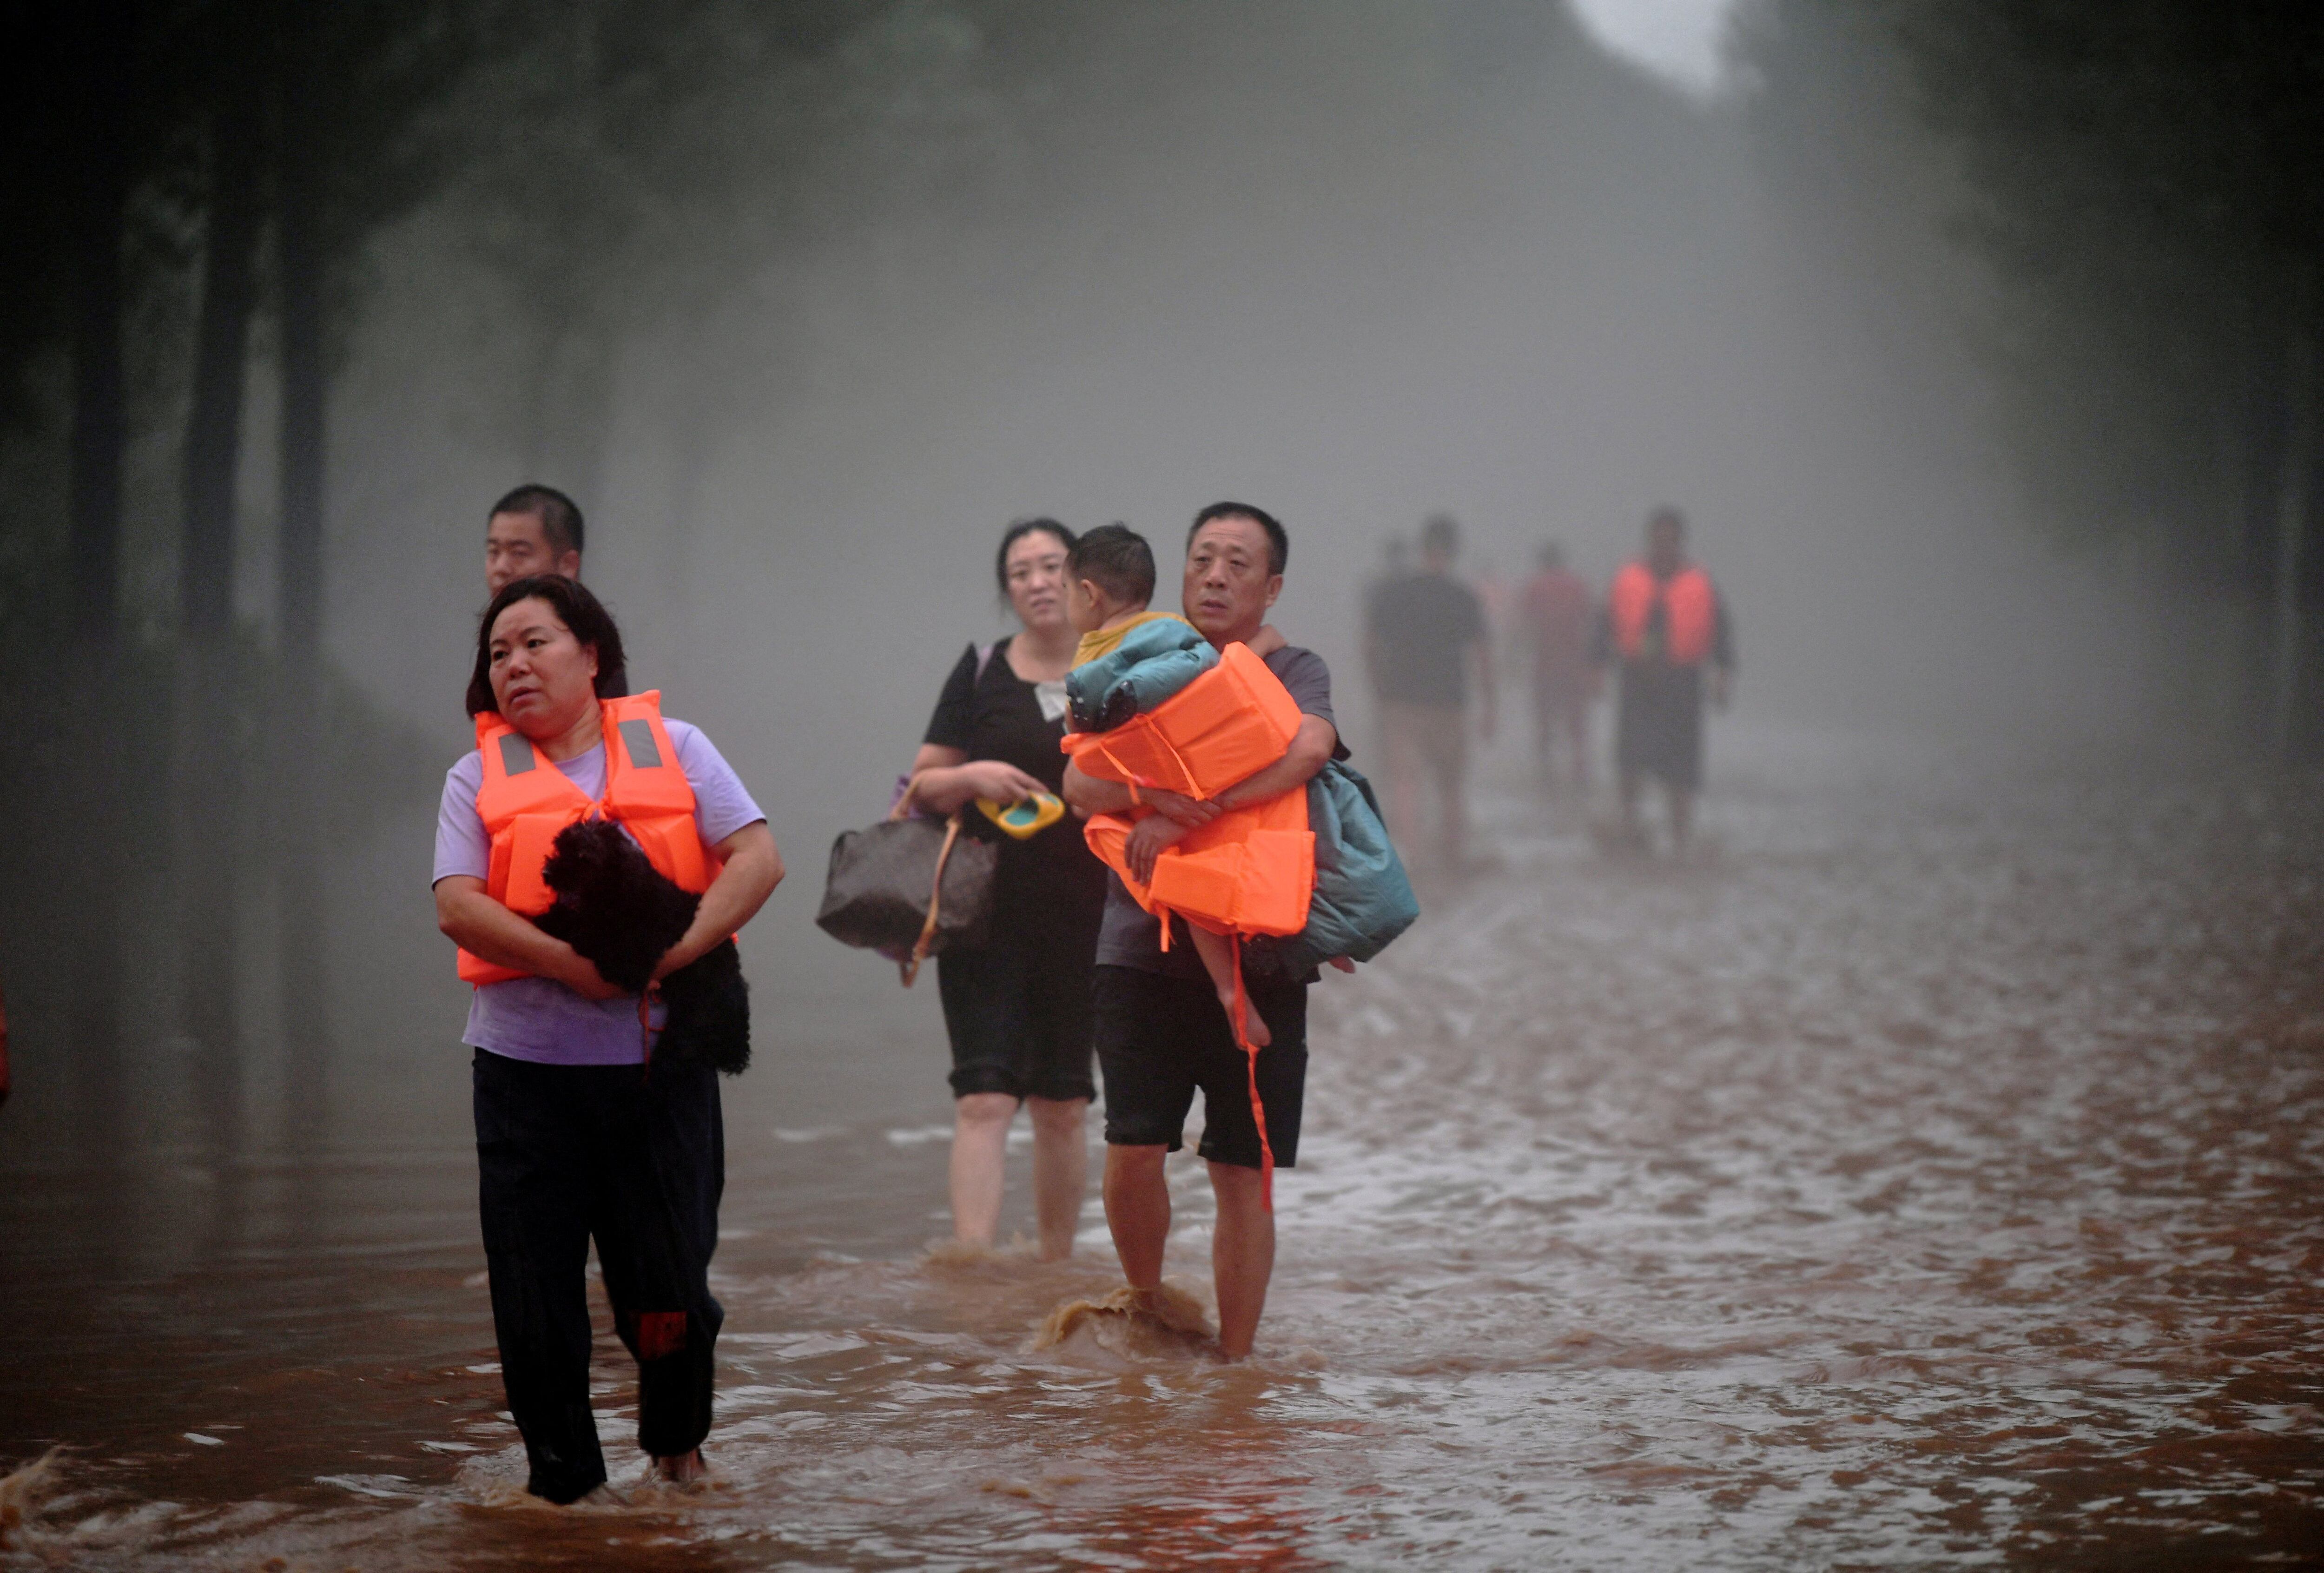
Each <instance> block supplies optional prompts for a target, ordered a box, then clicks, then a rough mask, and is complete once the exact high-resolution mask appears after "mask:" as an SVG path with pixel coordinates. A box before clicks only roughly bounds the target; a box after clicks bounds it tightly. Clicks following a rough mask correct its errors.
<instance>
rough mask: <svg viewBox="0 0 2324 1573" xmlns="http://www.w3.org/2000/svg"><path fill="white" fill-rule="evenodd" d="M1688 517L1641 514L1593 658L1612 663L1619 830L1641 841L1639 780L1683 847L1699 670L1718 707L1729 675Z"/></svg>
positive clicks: (1724, 634)
mask: <svg viewBox="0 0 2324 1573" xmlns="http://www.w3.org/2000/svg"><path fill="white" fill-rule="evenodd" d="M1685 532H1686V521H1685V519H1684V517H1683V515H1682V514H1680V513H1679V511H1678V510H1677V509H1675V508H1657V509H1655V512H1654V514H1652V515H1651V516H1649V517H1648V519H1647V521H1646V556H1645V557H1644V558H1643V559H1641V560H1636V561H1632V562H1628V563H1625V564H1624V565H1623V567H1622V569H1621V571H1620V572H1619V573H1618V574H1616V575H1615V576H1614V583H1613V585H1612V587H1611V588H1609V590H1608V591H1607V594H1606V612H1605V616H1604V619H1603V620H1602V621H1601V623H1600V625H1599V633H1598V648H1597V660H1598V663H1599V664H1600V666H1603V665H1605V664H1607V663H1609V662H1619V663H1620V669H1621V683H1620V688H1619V689H1618V700H1617V704H1616V707H1615V723H1614V767H1615V771H1616V773H1617V775H1618V777H1619V782H1620V788H1621V794H1622V828H1623V832H1624V834H1625V836H1626V837H1628V839H1629V840H1630V841H1632V842H1633V843H1634V844H1641V845H1642V844H1643V843H1644V841H1645V838H1646V829H1645V827H1644V826H1643V825H1642V824H1641V823H1640V822H1639V819H1638V800H1639V797H1640V795H1641V793H1642V791H1643V790H1644V787H1645V783H1646V777H1648V776H1653V777H1654V778H1655V779H1656V780H1658V781H1660V782H1662V783H1663V790H1664V791H1665V793H1666V794H1667V795H1668V797H1669V799H1670V816H1671V841H1672V846H1673V847H1674V850H1676V851H1678V852H1681V853H1683V852H1684V851H1685V850H1686V846H1687V840H1688V837H1689V836H1690V835H1691V834H1692V829H1693V824H1694V795H1695V793H1696V792H1697V791H1701V786H1702V705H1703V699H1704V698H1705V697H1706V696H1705V684H1704V681H1703V674H1704V673H1705V671H1708V672H1709V674H1710V682H1709V692H1708V697H1709V699H1710V700H1711V703H1712V704H1714V705H1717V706H1719V707H1720V708H1725V706H1726V704H1727V698H1728V693H1729V688H1730V686H1731V685H1732V683H1733V681H1734V673H1735V635H1734V630H1733V627H1732V626H1731V625H1730V624H1729V621H1728V616H1727V603H1726V600H1725V598H1724V597H1721V596H1720V593H1719V591H1718V589H1717V588H1716V587H1714V586H1713V585H1712V584H1711V576H1710V575H1709V574H1707V573H1705V572H1703V571H1702V569H1701V568H1699V567H1697V566H1696V565H1695V564H1693V563H1692V562H1689V561H1688V560H1686V558H1685V555H1684V551H1683V548H1684V545H1685Z"/></svg>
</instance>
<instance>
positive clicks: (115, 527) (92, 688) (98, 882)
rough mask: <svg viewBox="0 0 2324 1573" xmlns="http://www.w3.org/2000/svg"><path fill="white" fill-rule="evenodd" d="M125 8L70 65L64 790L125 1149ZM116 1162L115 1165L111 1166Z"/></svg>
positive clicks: (82, 966) (82, 1021) (89, 1003)
mask: <svg viewBox="0 0 2324 1573" xmlns="http://www.w3.org/2000/svg"><path fill="white" fill-rule="evenodd" d="M129 23H130V17H129V14H128V7H126V6H125V5H118V4H115V5H90V6H88V8H87V9H86V10H84V11H83V12H82V14H80V16H79V18H78V26H79V30H80V32H79V36H78V40H77V42H78V53H77V57H76V58H75V60H74V61H73V64H74V68H75V74H76V76H77V78H78V80H77V82H76V84H75V86H76V88H78V97H79V101H80V103H81V104H82V106H84V108H85V110H86V117H85V119H84V120H83V121H82V123H81V125H80V126H79V127H78V134H77V140H78V154H79V157H80V159H81V161H82V163H81V168H80V170H79V171H78V173H79V180H78V190H77V192H76V201H75V211H74V214H73V234H72V250H73V256H72V266H73V273H72V278H73V286H72V288H73V301H72V313H73V315H72V355H73V407H72V426H71V432H70V436H69V466H70V468H69V474H70V477H71V479H70V510H71V544H70V551H69V561H70V566H71V581H72V634H73V637H74V640H75V642H76V643H77V644H78V647H79V648H78V656H77V657H76V658H75V659H74V661H73V662H72V665H71V671H73V673H74V681H75V684H76V688H77V689H78V697H77V699H76V702H75V705H74V709H75V711H76V712H77V714H78V715H79V716H80V717H83V718H84V719H83V723H82V726H83V735H82V736H81V737H80V738H79V739H78V744H77V745H76V747H75V749H74V757H75V759H76V760H77V761H78V767H79V771H80V772H81V774H79V775H78V779H77V780H76V781H74V782H70V783H67V784H66V785H65V787H64V791H65V793H66V800H67V801H70V802H73V803H74V806H75V808H76V810H77V811H78V812H79V814H80V817H81V830H82V832H83V834H84V836H85V837H86V841H85V845H86V846H87V847H88V848H89V856H90V859H91V862H90V866H89V868H88V874H89V876H90V877H89V879H88V884H87V886H86V888H85V889H84V890H83V891H82V892H81V893H79V897H78V899H77V900H76V901H74V902H72V903H71V910H72V911H73V913H74V915H75V918H76V919H77V922H76V924H75V931H74V936H73V950H72V953H73V958H74V973H75V976H74V978H73V998H74V1004H73V1040H74V1050H75V1052H76V1054H77V1055H78V1058H79V1059H80V1063H81V1067H82V1069H83V1073H84V1076H85V1078H86V1080H87V1092H88V1098H89V1100H90V1101H89V1107H90V1109H91V1112H92V1115H93V1123H92V1124H91V1126H90V1129H89V1132H88V1135H89V1139H90V1140H91V1141H92V1142H93V1143H99V1142H101V1143H110V1144H114V1145H117V1129H118V1121H119V1112H120V1108H121V1102H122V1087H121V1086H120V1079H121V1078H120V1062H119V1055H120V1049H121V995H122V987H121V982H122V980H121V922H120V918H121V908H120V903H121V897H120V890H121V883H122V879H123V878H124V876H125V874H126V866H125V865H126V862H127V857H126V854H125V852H124V849H123V837H124V836H125V835H126V833H127V830H128V824H127V815H126V805H125V804H124V801H123V799H124V792H123V791H122V790H121V783H122V781H123V779H124V773H125V771H124V765H125V760H126V754H125V751H124V748H123V745H122V739H121V736H120V729H119V727H118V726H109V725H107V724H106V723H105V721H104V720H102V719H101V717H106V716H108V715H110V714H112V713H113V712H114V708H115V699H116V698H117V695H116V693H115V689H116V688H117V686H118V684H117V680H116V678H115V671H116V666H117V662H118V655H119V652H118V642H119V638H120V618H121V610H120V608H121V465H122V456H123V448H124V442H125V439H126V435H127V426H128V415H127V407H126V389H125V385H124V368H123V362H122V343H121V332H122V319H123V315H124V310H123V307H124V295H125V293H126V291H127V279H126V276H125V275H126V264H125V260H124V255H123V251H124V247H123V240H124V230H125V227H126V216H127V210H128V203H129V187H130V176H131V167H130V150H129V140H128V119H129V111H130V108H131V104H130V98H131V93H130V81H129V71H130V56H129V49H130V28H129ZM114 1155H115V1154H114V1153H112V1152H106V1153H105V1154H104V1156H106V1157H111V1156H114Z"/></svg>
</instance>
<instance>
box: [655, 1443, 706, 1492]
mask: <svg viewBox="0 0 2324 1573" xmlns="http://www.w3.org/2000/svg"><path fill="white" fill-rule="evenodd" d="M654 1473H655V1474H657V1475H659V1476H661V1477H662V1478H663V1479H664V1480H667V1481H669V1483H670V1484H671V1485H693V1484H694V1483H695V1482H696V1481H697V1480H700V1479H701V1478H702V1477H703V1476H705V1475H707V1474H709V1473H710V1470H709V1468H708V1467H707V1466H705V1464H704V1463H703V1462H702V1449H701V1448H695V1449H694V1450H693V1451H692V1452H690V1453H673V1454H671V1455H670V1456H669V1457H667V1458H656V1459H655V1460H654Z"/></svg>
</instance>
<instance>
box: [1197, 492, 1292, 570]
mask: <svg viewBox="0 0 2324 1573" xmlns="http://www.w3.org/2000/svg"><path fill="white" fill-rule="evenodd" d="M1213 519H1248V520H1250V522H1251V523H1254V524H1256V525H1258V526H1259V528H1260V529H1261V530H1264V531H1266V532H1267V571H1268V573H1271V574H1276V573H1281V572H1282V571H1283V565H1284V564H1285V563H1286V562H1289V561H1290V560H1291V537H1290V536H1288V535H1286V534H1285V533H1284V532H1283V526H1282V525H1281V524H1279V523H1276V519H1275V515H1274V514H1270V513H1268V511H1267V510H1266V509H1264V508H1254V507H1252V506H1251V505H1250V504H1249V503H1213V504H1211V505H1210V506H1209V507H1207V508H1205V509H1203V511H1202V512H1201V513H1199V514H1195V515H1194V525H1193V527H1192V528H1190V529H1189V530H1188V531H1187V532H1186V550H1187V551H1194V537H1195V536H1197V535H1200V534H1201V533H1202V532H1203V525H1205V524H1208V523H1210V522H1211V521H1212V520H1213Z"/></svg>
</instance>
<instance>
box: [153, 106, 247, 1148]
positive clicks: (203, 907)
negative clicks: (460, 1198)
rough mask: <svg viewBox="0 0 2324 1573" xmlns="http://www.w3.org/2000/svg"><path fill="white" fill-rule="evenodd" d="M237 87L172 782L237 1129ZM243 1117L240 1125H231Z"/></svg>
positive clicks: (191, 431)
mask: <svg viewBox="0 0 2324 1573" xmlns="http://www.w3.org/2000/svg"><path fill="white" fill-rule="evenodd" d="M236 85H238V84H233V83H229V84H228V88H229V90H228V91H227V92H226V94H225V95H223V101H222V102H221V103H220V105H219V106H218V107H217V110H216V111H214V112H213V114H212V116H211V119H210V150H209V152H210V167H209V200H208V245H207V246H206V254H205V258H204V268H203V275H202V300H201V316H200V322H199V326H198V329H197V332H196V340H195V351H194V387H193V408H192V410H191V412H190V413H189V416H188V418H187V421H186V452H185V514H184V520H183V529H182V534H181V538H180V539H181V542H182V544H181V549H180V563H179V606H180V639H179V669H178V685H177V695H176V699H177V705H176V708H177V715H178V721H177V726H176V728H175V732H176V736H175V746H176V754H177V768H176V770H175V771H173V772H172V773H171V775H172V782H171V784H172V786H173V787H174V788H175V790H176V794H177V797H178V810H177V813H176V814H175V815H174V816H173V818H174V821H175V828H176V831H177V840H178V856H177V859H176V861H177V865H178V869H179V889H180V912H179V921H180V957H181V958H182V961H183V964H184V966H183V976H184V980H185V982H184V990H183V995H182V1006H181V1025H182V1026H183V1028H184V1031H185V1032H186V1033H187V1035H188V1036H189V1037H190V1038H192V1039H193V1040H194V1041H196V1042H198V1044H200V1045H201V1054H202V1056H203V1060H204V1064H203V1067H202V1071H201V1080H202V1081H203V1083H204V1085H205V1087H215V1088H216V1089H217V1097H216V1099H215V1100H213V1101H215V1102H216V1104H217V1111H216V1112H217V1113H218V1114H219V1115H221V1116H222V1117H221V1118H220V1119H218V1120H214V1121H213V1124H214V1126H216V1127H217V1135H218V1136H219V1138H220V1139H221V1141H222V1142H225V1143H229V1144H230V1143H231V1141H232V1139H233V1137H234V1135H235V1132H236V1131H238V1126H239V1117H238V1116H239V1109H240V1106H241V1076H240V1067H239V1063H238V1060H237V1059H236V1050H237V1039H238V1037H239V1032H238V1022H236V1019H235V973H236V964H235V957H236V948H235V934H236V931H237V930H238V928H239V924H238V923H237V922H236V921H235V919H236V912H235V906H236V902H235V868H236V867H237V865H238V863H239V859H238V857H237V851H238V847H237V838H236V835H235V831H236V828H237V827H238V826H239V824H240V823H241V803H242V793H241V791H240V788H241V784H242V779H241V778H242V762H241V760H240V758H239V757H238V756H237V754H236V750H235V741H236V739H237V738H238V736H239V728H238V727H237V726H235V718H236V717H237V716H238V714H239V712H240V708H241V704H242V696H241V694H240V693H239V692H238V691H237V684H236V680H235V660H234V651H233V640H232V633H233V622H234V544H235V479H236V475H237V471H238V468H239V464H240V456H241V446H242V396H243V382H244V363H245V360H246V358H247V356H248V353H249V340H250V319H251V314H252V312H253V310H254V309H255V307H256V304H257V278H256V268H255V262H256V252H257V245H258V227H259V208H260V201H259V191H258V180H259V174H260V169H259V164H260V158H261V150H260V138H261V135H262V134H263V131H262V125H261V121H260V113H261V105H260V102H259V99H258V97H257V96H256V95H254V94H252V93H248V92H240V93H236V92H234V91H232V90H231V89H232V88H233V87H234V86H236ZM229 1126H231V1127H235V1130H233V1131H230V1130H228V1129H226V1127H229Z"/></svg>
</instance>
